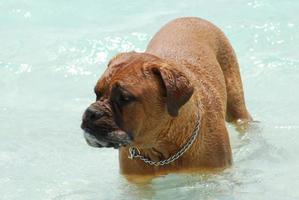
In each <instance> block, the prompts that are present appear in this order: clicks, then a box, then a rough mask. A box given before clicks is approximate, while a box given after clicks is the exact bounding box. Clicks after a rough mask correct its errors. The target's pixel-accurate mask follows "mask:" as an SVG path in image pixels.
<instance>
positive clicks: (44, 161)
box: [0, 0, 299, 200]
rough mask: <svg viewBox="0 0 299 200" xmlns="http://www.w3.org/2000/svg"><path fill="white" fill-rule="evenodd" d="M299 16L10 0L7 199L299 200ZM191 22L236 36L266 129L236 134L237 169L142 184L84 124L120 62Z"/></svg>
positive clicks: (244, 2) (0, 8)
mask: <svg viewBox="0 0 299 200" xmlns="http://www.w3.org/2000/svg"><path fill="white" fill-rule="evenodd" d="M298 10H299V2H298V1H296V0H293V1H278V0H241V1H232V0H216V1H195V0H194V1H183V0H180V1H175V2H174V1H151V2H150V1H144V0H139V1H134V2H133V1H131V2H130V1H129V2H127V3H125V1H120V0H119V1H115V0H111V1H75V2H72V3H69V1H56V2H54V1H36V0H35V1H33V0H26V1H25V0H24V1H21V0H20V1H15V0H13V1H0V44H1V49H0V77H1V78H0V91H1V93H0V137H1V140H0V199H4V200H10V199H30V200H34V199H52V200H66V199H68V200H70V199H71V200H74V199H80V200H81V199H84V200H87V199H101V200H102V199H130V200H131V199H172V198H173V199H222V200H228V199H229V200H231V199H236V200H241V199H250V200H251V199H298V198H299V190H298V187H299V173H298V168H299V159H298V154H299V145H298V143H299V142H298V140H299V121H298V117H299V114H298V111H299V103H298V100H299V93H297V90H298V80H299V54H298V44H299V34H298V32H299V16H298ZM180 16H199V17H202V18H205V19H208V20H210V21H212V22H213V23H215V24H216V25H218V26H219V27H220V28H221V29H222V30H223V31H224V32H225V33H226V35H227V36H228V37H229V39H230V41H231V43H232V45H233V46H234V48H235V50H236V53H237V55H238V59H239V62H240V66H241V73H242V78H243V82H244V90H245V95H246V100H247V105H248V108H249V110H250V112H251V114H252V116H253V117H254V119H255V120H258V121H260V122H259V123H255V124H253V126H252V127H251V128H250V130H249V131H248V133H247V134H245V135H240V134H238V133H237V132H236V131H235V130H234V127H232V126H230V125H228V126H229V131H230V137H231V144H232V148H233V157H234V165H233V167H231V168H230V169H227V170H225V171H223V172H219V173H214V174H209V175H207V174H206V175H204V174H196V175H194V174H192V175H190V174H186V175H184V174H180V175H175V174H171V175H167V176H164V177H159V178H156V179H154V180H153V181H152V182H151V183H149V184H147V185H133V184H130V183H128V182H127V181H126V180H125V179H124V178H123V177H122V176H121V175H120V174H119V172H118V156H117V151H115V150H113V149H94V148H91V147H89V146H88V145H87V144H86V143H85V141H84V139H83V133H82V131H81V130H80V128H79V126H80V120H81V115H82V112H83V110H84V109H85V108H86V106H87V105H89V103H90V102H92V101H93V100H94V99H95V96H94V94H93V86H94V84H95V82H96V80H97V79H98V77H99V75H100V74H101V73H102V72H103V70H104V69H105V66H106V63H107V62H108V60H109V58H111V57H112V56H114V55H115V54H116V53H117V52H121V51H128V50H136V51H142V50H144V48H145V46H146V44H147V43H148V41H149V39H150V38H151V36H152V35H153V34H154V33H155V32H156V31H157V30H158V29H159V27H161V26H162V25H163V24H165V23H166V22H167V21H169V20H171V19H173V18H176V17H180Z"/></svg>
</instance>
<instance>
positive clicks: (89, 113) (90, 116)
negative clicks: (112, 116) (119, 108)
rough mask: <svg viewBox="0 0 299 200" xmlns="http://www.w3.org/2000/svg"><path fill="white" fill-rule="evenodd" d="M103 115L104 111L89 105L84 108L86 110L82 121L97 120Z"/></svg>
mask: <svg viewBox="0 0 299 200" xmlns="http://www.w3.org/2000/svg"><path fill="white" fill-rule="evenodd" d="M103 115H104V112H102V111H100V110H96V109H94V108H90V107H89V108H87V109H86V111H85V113H84V116H83V120H84V121H95V120H98V119H100V118H101V117H103Z"/></svg>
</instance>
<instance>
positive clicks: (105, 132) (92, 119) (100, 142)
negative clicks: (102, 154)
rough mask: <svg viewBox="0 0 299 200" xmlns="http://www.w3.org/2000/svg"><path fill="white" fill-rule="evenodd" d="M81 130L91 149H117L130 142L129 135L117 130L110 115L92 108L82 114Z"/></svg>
mask: <svg viewBox="0 0 299 200" xmlns="http://www.w3.org/2000/svg"><path fill="white" fill-rule="evenodd" d="M81 128H82V129H83V130H84V137H85V140H86V142H87V143H88V144H89V145H90V146H92V147H99V148H101V147H114V148H119V147H121V146H126V145H129V144H130V143H131V142H132V138H131V136H130V134H128V133H126V132H125V131H123V130H121V129H119V128H118V127H117V126H116V125H115V123H114V121H113V119H112V117H111V115H109V114H107V113H105V112H104V111H100V110H99V109H97V108H94V107H93V106H90V107H89V108H87V109H86V111H85V112H84V114H83V118H82V124H81Z"/></svg>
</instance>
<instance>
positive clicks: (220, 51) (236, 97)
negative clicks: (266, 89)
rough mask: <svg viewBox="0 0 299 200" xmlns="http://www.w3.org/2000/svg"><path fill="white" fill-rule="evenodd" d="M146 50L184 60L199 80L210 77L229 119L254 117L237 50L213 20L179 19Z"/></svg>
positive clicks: (182, 62) (170, 24)
mask: <svg viewBox="0 0 299 200" xmlns="http://www.w3.org/2000/svg"><path fill="white" fill-rule="evenodd" d="M146 52H147V53H150V54H153V55H156V56H158V57H160V58H163V59H166V60H171V61H173V62H176V63H181V64H182V65H181V66H182V68H186V66H187V68H189V69H191V71H192V73H196V74H197V75H198V76H197V79H199V80H208V82H209V83H207V84H210V85H211V87H212V89H214V90H216V91H217V93H218V94H217V96H218V97H217V98H220V99H221V100H222V102H223V105H222V107H223V112H224V114H225V115H226V119H227V121H233V122H235V121H237V120H238V119H243V120H244V121H250V120H251V117H250V115H249V114H248V112H247V110H246V106H245V101H244V95H243V87H242V81H241V77H240V72H239V65H238V62H237V59H236V56H235V53H234V50H233V48H232V47H231V45H230V43H229V41H228V39H227V38H226V36H225V35H224V33H223V32H222V31H221V30H220V29H219V28H217V27H216V26H215V25H213V24H212V23H210V22H208V21H206V20H203V19H200V18H195V17H185V18H178V19H175V20H173V21H171V22H169V23H167V24H166V25H165V26H163V27H162V28H161V29H160V31H159V32H158V33H156V35H155V36H154V37H153V38H152V40H151V41H150V43H149V45H148V47H147V50H146ZM186 63H188V64H189V65H188V64H187V65H186ZM182 70H185V71H186V70H187V69H182ZM197 83H198V84H200V82H199V81H197Z"/></svg>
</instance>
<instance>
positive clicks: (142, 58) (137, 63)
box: [95, 52, 157, 91]
mask: <svg viewBox="0 0 299 200" xmlns="http://www.w3.org/2000/svg"><path fill="white" fill-rule="evenodd" d="M156 59H157V58H156V57H155V56H153V55H148V54H145V53H136V52H128V53H120V54H118V55H117V56H115V57H114V58H112V59H111V60H110V62H109V63H108V68H107V69H106V71H105V72H104V74H103V75H102V77H101V78H100V80H99V81H98V83H97V85H96V88H95V90H96V91H99V90H105V89H108V88H109V86H110V83H111V82H112V81H113V80H115V79H118V78H119V77H121V75H122V74H124V75H126V76H128V74H134V73H138V72H141V73H142V75H144V76H146V75H147V71H146V68H143V66H145V65H146V64H148V63H150V62H151V61H154V60H156ZM140 69H141V70H140ZM128 78H129V77H128Z"/></svg>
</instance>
